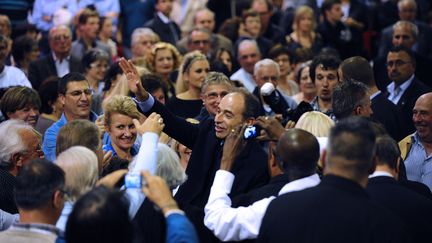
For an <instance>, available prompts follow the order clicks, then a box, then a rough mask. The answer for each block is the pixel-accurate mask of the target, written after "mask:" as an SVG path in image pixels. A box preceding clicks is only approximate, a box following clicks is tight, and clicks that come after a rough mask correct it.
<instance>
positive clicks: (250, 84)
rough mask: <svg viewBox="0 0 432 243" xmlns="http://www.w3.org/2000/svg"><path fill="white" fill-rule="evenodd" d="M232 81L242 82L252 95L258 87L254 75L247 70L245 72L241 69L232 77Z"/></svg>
mask: <svg viewBox="0 0 432 243" xmlns="http://www.w3.org/2000/svg"><path fill="white" fill-rule="evenodd" d="M230 80H238V81H240V82H241V83H242V84H243V86H244V87H245V88H246V89H247V90H248V91H249V92H251V93H252V92H253V91H254V89H255V87H256V86H257V85H256V82H255V80H254V79H253V76H252V74H250V73H248V72H246V70H244V69H243V68H240V69H239V70H238V71H237V72H235V73H234V74H233V75H231V77H230Z"/></svg>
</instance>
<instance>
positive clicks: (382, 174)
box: [369, 171, 393, 178]
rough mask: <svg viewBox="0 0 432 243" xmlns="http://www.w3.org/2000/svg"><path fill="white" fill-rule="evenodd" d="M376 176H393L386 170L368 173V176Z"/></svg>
mask: <svg viewBox="0 0 432 243" xmlns="http://www.w3.org/2000/svg"><path fill="white" fill-rule="evenodd" d="M377 176H387V177H391V178H393V176H392V174H390V173H388V172H387V171H375V172H374V173H372V174H371V175H369V178H374V177H377Z"/></svg>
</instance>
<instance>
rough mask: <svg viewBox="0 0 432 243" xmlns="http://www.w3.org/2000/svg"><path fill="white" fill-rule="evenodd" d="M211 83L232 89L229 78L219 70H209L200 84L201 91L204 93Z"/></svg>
mask: <svg viewBox="0 0 432 243" xmlns="http://www.w3.org/2000/svg"><path fill="white" fill-rule="evenodd" d="M212 85H226V86H227V87H228V88H229V89H230V91H231V90H233V89H234V85H233V84H232V82H231V80H229V78H228V77H227V76H225V74H223V73H219V72H209V73H208V74H207V76H206V77H205V79H204V82H203V84H202V86H201V93H202V94H203V93H205V92H206V91H207V88H208V87H209V86H212Z"/></svg>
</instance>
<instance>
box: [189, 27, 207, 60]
mask: <svg viewBox="0 0 432 243" xmlns="http://www.w3.org/2000/svg"><path fill="white" fill-rule="evenodd" d="M210 46H211V33H210V32H209V31H208V30H207V29H204V28H199V27H198V28H194V29H193V30H192V31H191V32H190V33H189V35H188V37H187V52H192V51H200V52H201V53H202V54H204V55H205V56H206V57H207V58H209V59H210V58H211V56H210V54H211V52H210Z"/></svg>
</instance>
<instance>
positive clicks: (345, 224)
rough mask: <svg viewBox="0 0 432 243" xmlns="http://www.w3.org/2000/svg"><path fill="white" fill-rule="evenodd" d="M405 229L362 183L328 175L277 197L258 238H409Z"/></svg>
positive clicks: (354, 241)
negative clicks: (303, 187)
mask: <svg viewBox="0 0 432 243" xmlns="http://www.w3.org/2000/svg"><path fill="white" fill-rule="evenodd" d="M404 233H405V231H404V229H403V225H402V223H401V222H400V220H399V219H398V218H396V217H395V216H394V215H392V214H391V213H390V212H389V211H387V210H386V209H385V208H383V207H382V206H379V205H377V204H376V203H374V202H372V201H371V200H370V199H369V197H368V195H367V193H366V191H365V190H364V189H363V188H362V187H361V186H360V185H359V184H357V183H356V182H354V181H351V180H348V179H345V178H342V177H339V176H334V175H327V176H324V177H323V179H322V181H321V183H320V184H319V185H318V186H316V187H313V188H308V189H305V190H303V191H299V192H292V193H287V194H284V195H281V196H279V197H277V198H276V199H274V200H273V201H272V202H271V203H270V205H269V207H268V209H267V212H266V214H265V216H264V219H263V221H262V224H261V228H260V232H259V235H258V239H257V242H272V243H275V242H297V243H299V242H300V243H301V242H333V243H334V242H351V243H356V242H406V241H405V239H406V237H407V236H406V233H405V234H404Z"/></svg>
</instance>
